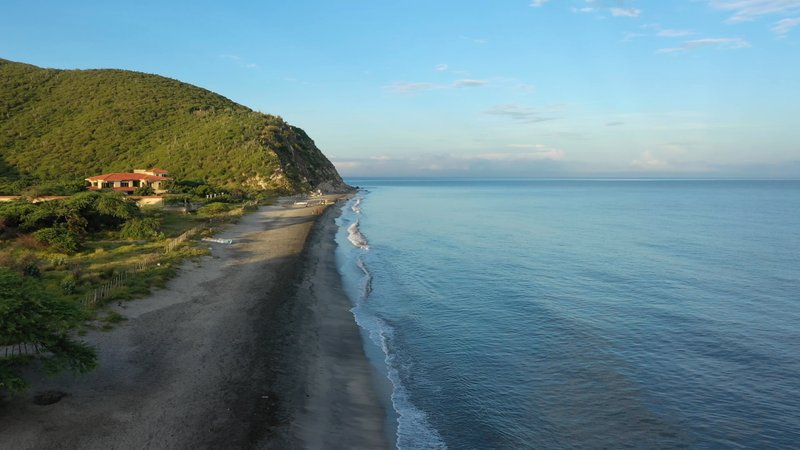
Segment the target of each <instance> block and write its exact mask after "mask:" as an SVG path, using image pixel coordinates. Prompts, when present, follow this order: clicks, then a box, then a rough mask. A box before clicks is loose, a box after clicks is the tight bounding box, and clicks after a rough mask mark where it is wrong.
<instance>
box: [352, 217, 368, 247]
mask: <svg viewBox="0 0 800 450" xmlns="http://www.w3.org/2000/svg"><path fill="white" fill-rule="evenodd" d="M347 232H348V233H349V235H348V236H347V240H349V241H350V242H351V243H352V244H353V245H355V246H356V247H358V248H361V249H364V250H369V242H367V238H365V237H364V235H363V234H361V230H359V229H358V221H357V220H356V221H355V222H353V223H352V224H350V226H349V227H347Z"/></svg>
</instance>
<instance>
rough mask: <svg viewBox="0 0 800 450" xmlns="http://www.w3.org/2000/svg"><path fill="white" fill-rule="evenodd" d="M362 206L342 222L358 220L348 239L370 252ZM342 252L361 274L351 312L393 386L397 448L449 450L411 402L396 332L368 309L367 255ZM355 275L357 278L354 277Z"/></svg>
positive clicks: (355, 207)
mask: <svg viewBox="0 0 800 450" xmlns="http://www.w3.org/2000/svg"><path fill="white" fill-rule="evenodd" d="M360 204H361V199H360V198H357V199H355V200H354V201H353V204H352V206H351V207H350V209H351V210H352V211H353V215H350V217H346V216H343V217H342V222H343V223H347V222H348V221H349V220H355V222H353V223H351V224H350V225H349V226H348V227H347V233H348V236H347V239H348V240H349V241H350V242H351V243H352V244H353V246H354V247H356V248H359V249H367V248H368V243H367V239H366V238H365V237H364V235H363V234H362V233H361V230H360V229H359V222H358V219H357V217H358V216H355V215H356V214H360V213H361V209H360ZM342 250H344V251H345V254H349V255H351V258H353V257H354V258H353V259H351V260H350V261H354V262H355V265H356V267H357V268H358V270H359V271H360V272H361V274H362V278H361V280H360V281H361V283H360V290H359V291H356V290H355V289H354V290H353V291H352V294H353V295H357V296H359V297H358V298H355V299H354V301H353V303H354V305H355V307H354V308H353V309H352V312H353V316H354V317H355V320H356V323H357V324H358V326H359V327H361V328H362V329H364V330H365V331H366V332H367V334H368V336H369V339H370V340H371V341H372V342H373V343H374V344H375V346H376V347H377V348H378V349H380V350H381V352H382V353H383V358H384V364H385V367H386V375H387V377H388V378H389V381H390V382H391V384H392V394H391V402H392V408H393V409H394V410H395V412H396V413H397V416H398V417H397V422H398V425H397V442H396V445H397V448H398V449H400V450H406V449H418V448H425V449H446V448H447V445H445V443H444V441H443V440H442V437H441V435H439V433H438V432H437V431H436V429H434V428H433V426H431V424H430V422H429V420H428V415H427V414H426V413H425V412H424V411H422V410H421V409H419V408H417V407H416V406H415V405H414V404H413V403H412V402H411V400H410V397H409V393H408V391H407V389H406V387H405V386H404V385H403V383H402V380H401V377H400V371H399V370H398V368H399V367H401V366H402V365H403V364H404V363H403V362H401V361H399V360H398V356H397V355H396V353H395V352H394V351H392V349H391V346H392V344H391V342H392V341H393V339H394V329H393V328H392V326H391V325H390V324H389V323H388V322H386V321H385V320H383V319H381V318H379V317H377V316H376V315H375V314H373V313H372V311H371V310H370V309H369V306H368V303H367V299H368V298H369V297H370V296H371V295H372V292H373V291H372V273H371V272H370V270H369V267H368V266H367V264H366V262H365V261H364V257H365V256H366V254H364V253H361V252H358V251H353V249H352V248H350V249H349V250H345V248H344V247H343V248H342ZM353 274H354V275H355V273H353ZM353 281H355V280H353ZM356 292H357V293H356ZM403 367H404V366H403Z"/></svg>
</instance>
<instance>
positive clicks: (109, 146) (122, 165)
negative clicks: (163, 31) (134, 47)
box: [0, 59, 346, 194]
mask: <svg viewBox="0 0 800 450" xmlns="http://www.w3.org/2000/svg"><path fill="white" fill-rule="evenodd" d="M154 166H155V167H161V168H164V169H167V170H169V171H170V173H171V174H172V175H173V176H175V177H177V178H181V179H205V180H206V181H207V182H209V183H212V184H215V185H218V186H223V187H248V188H251V189H267V190H278V189H279V190H284V191H301V190H307V189H315V188H318V187H319V188H322V189H323V190H328V191H334V190H343V189H346V185H345V184H344V183H343V182H342V180H341V178H340V177H339V175H338V173H337V172H336V169H335V168H334V167H333V165H332V164H331V163H330V161H328V159H327V158H326V157H325V156H324V155H323V154H322V153H321V152H320V151H319V149H317V147H316V146H315V145H314V142H313V141H312V140H311V139H310V138H309V137H308V135H306V133H305V132H303V131H302V130H301V129H299V128H296V127H293V126H291V125H289V124H287V123H286V122H284V121H283V119H281V118H280V117H276V116H271V115H267V114H262V113H258V112H255V111H252V110H250V109H249V108H246V107H244V106H242V105H239V104H236V103H234V102H232V101H230V100H228V99H226V98H225V97H222V96H220V95H217V94H215V93H213V92H210V91H207V90H205V89H201V88H198V87H196V86H192V85H189V84H186V83H182V82H180V81H176V80H172V79H169V78H164V77H161V76H157V75H149V74H144V73H138V72H130V71H123V70H106V69H103V70H55V69H42V68H39V67H36V66H32V65H28V64H21V63H16V62H11V61H7V60H3V59H0V182H3V183H5V185H8V183H9V182H12V181H16V185H24V184H38V183H42V182H52V181H62V180H63V181H72V180H76V179H77V180H80V179H83V178H85V177H87V176H91V175H97V174H100V173H105V172H126V171H131V170H132V169H134V168H146V167H154ZM6 190H7V189H6ZM0 194H10V193H9V192H2V193H0Z"/></svg>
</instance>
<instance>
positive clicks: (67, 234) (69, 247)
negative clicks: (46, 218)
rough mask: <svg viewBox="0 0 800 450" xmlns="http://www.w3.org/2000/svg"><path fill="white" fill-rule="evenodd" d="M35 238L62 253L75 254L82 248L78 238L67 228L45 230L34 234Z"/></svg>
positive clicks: (59, 227) (58, 227)
mask: <svg viewBox="0 0 800 450" xmlns="http://www.w3.org/2000/svg"><path fill="white" fill-rule="evenodd" d="M33 237H34V238H35V239H36V240H37V241H39V242H41V243H42V244H45V245H47V246H48V247H50V248H51V249H52V250H54V251H57V252H60V253H75V252H77V251H78V249H79V248H80V241H79V238H78V236H77V235H76V234H75V233H74V232H72V231H70V230H69V229H68V228H67V227H66V226H56V227H52V228H43V229H41V230H39V231H36V232H34V233H33Z"/></svg>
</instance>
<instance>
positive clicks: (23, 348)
mask: <svg viewBox="0 0 800 450" xmlns="http://www.w3.org/2000/svg"><path fill="white" fill-rule="evenodd" d="M0 352H2V353H3V357H4V358H9V357H12V358H13V357H14V356H24V355H37V354H39V353H41V350H40V349H39V346H38V345H36V344H26V343H24V342H20V343H17V344H12V345H6V346H3V347H0Z"/></svg>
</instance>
